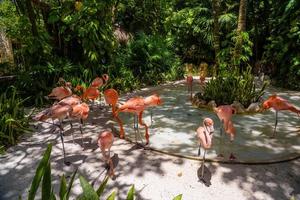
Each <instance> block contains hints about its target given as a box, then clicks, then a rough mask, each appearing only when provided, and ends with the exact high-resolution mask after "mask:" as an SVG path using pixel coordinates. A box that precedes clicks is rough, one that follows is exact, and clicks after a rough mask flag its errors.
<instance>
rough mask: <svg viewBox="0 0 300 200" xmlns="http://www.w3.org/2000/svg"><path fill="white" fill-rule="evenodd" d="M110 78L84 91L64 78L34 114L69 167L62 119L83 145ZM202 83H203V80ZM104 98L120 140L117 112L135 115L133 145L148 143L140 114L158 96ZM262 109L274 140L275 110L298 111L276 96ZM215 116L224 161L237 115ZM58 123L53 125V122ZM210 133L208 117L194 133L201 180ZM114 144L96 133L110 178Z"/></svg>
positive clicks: (225, 111)
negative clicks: (51, 131) (56, 137)
mask: <svg viewBox="0 0 300 200" xmlns="http://www.w3.org/2000/svg"><path fill="white" fill-rule="evenodd" d="M108 80H109V76H108V75H107V74H104V75H102V76H101V77H96V78H95V79H94V80H93V81H92V82H91V84H90V85H89V86H88V87H87V88H85V87H83V86H81V85H77V86H76V87H75V88H72V84H71V83H70V82H66V81H65V80H64V79H62V78H60V79H59V83H60V85H61V86H59V87H56V88H53V89H52V91H51V93H50V94H49V95H48V96H47V97H48V98H49V99H54V100H55V102H54V104H53V105H52V106H51V107H49V108H47V109H45V110H43V111H41V112H40V113H38V114H36V115H35V116H34V117H33V119H34V120H36V121H42V122H45V123H50V122H48V121H47V120H48V119H52V123H50V124H51V125H53V126H54V127H57V128H58V129H59V134H60V138H61V143H62V149H63V158H64V163H65V164H66V165H70V164H71V163H70V162H67V161H66V152H65V147H64V127H63V125H62V124H63V123H62V122H63V120H66V119H67V120H68V121H69V122H70V125H71V129H72V128H73V124H72V122H74V121H78V122H79V123H80V125H79V129H80V133H81V144H82V146H84V134H83V130H82V129H83V125H84V121H85V120H86V119H87V118H88V116H89V111H90V106H89V105H88V102H89V101H92V102H93V104H94V101H95V100H97V99H99V98H101V92H100V88H101V87H103V86H105V85H107V82H108ZM186 82H187V86H188V92H189V93H190V94H189V95H190V98H192V85H193V77H192V76H188V77H187V79H186ZM201 82H204V80H203V77H202V79H201ZM73 91H77V92H78V91H80V92H81V95H75V94H73ZM103 96H104V99H105V102H106V104H108V105H109V106H111V113H112V117H113V118H114V119H115V120H116V121H117V123H118V125H119V137H120V138H125V131H124V128H123V121H122V120H121V118H120V117H119V114H120V113H132V114H133V115H134V131H135V142H136V143H137V144H138V141H137V133H138V135H139V137H140V140H141V144H142V145H143V146H145V145H148V144H149V143H150V134H149V127H148V125H147V124H146V123H145V122H144V121H143V113H144V111H145V110H147V109H151V107H155V106H159V105H161V104H162V102H163V101H162V99H161V98H160V96H159V95H158V94H152V95H150V96H146V97H141V96H137V97H133V98H130V99H128V100H127V101H125V102H124V103H121V102H119V94H118V92H117V91H116V90H115V89H113V88H109V89H106V90H104V91H103ZM263 108H264V109H270V108H273V109H274V110H275V111H276V112H275V114H276V115H275V126H274V132H273V137H275V136H276V127H277V123H278V111H280V110H288V111H291V112H294V113H297V114H298V116H299V114H300V109H298V108H296V107H295V106H294V105H292V104H291V103H289V102H288V101H287V100H285V99H283V98H281V97H279V96H277V95H272V96H270V97H269V98H268V99H267V100H266V101H264V102H263ZM213 110H214V112H215V114H216V116H217V117H218V119H219V120H220V124H221V126H220V136H221V137H220V145H219V154H218V157H221V158H223V157H224V155H223V152H222V149H223V148H222V146H223V145H224V142H223V140H224V136H225V135H228V136H229V140H230V144H231V145H230V146H231V149H232V144H233V141H234V138H235V135H236V129H235V126H234V123H233V121H232V116H233V115H234V114H236V108H234V107H233V106H231V105H220V106H218V107H214V108H213ZM56 120H57V121H58V123H57V124H56V123H54V122H55V121H56ZM151 124H152V110H151ZM139 125H140V126H142V127H144V128H145V134H144V138H145V141H146V142H145V143H144V142H143V137H142V136H141V135H140V132H139ZM213 133H214V121H213V120H212V119H210V118H204V120H203V122H202V126H200V127H199V128H198V129H197V130H196V138H197V141H198V144H199V151H198V156H200V154H201V150H200V149H201V148H204V155H203V158H202V161H203V163H202V172H201V179H203V177H204V164H205V155H206V151H207V150H208V149H211V148H212V145H213ZM72 139H73V142H74V136H73V133H72ZM113 142H114V133H113V132H111V131H108V130H105V131H103V132H101V133H100V134H99V137H98V141H97V143H98V146H99V148H100V150H101V153H102V157H103V159H104V161H105V162H106V163H107V164H108V165H109V175H110V176H114V169H113V168H114V166H113V162H112V160H111V157H110V152H111V148H112V145H113ZM235 159H236V156H235V155H234V154H233V152H232V151H231V153H230V156H229V160H235Z"/></svg>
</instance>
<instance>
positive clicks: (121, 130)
mask: <svg viewBox="0 0 300 200" xmlns="http://www.w3.org/2000/svg"><path fill="white" fill-rule="evenodd" d="M113 115H114V118H115V119H116V120H117V122H118V124H119V127H120V138H121V139H123V138H124V128H123V122H122V120H121V119H120V118H119V116H118V113H117V112H114V113H113Z"/></svg>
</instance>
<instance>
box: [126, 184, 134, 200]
mask: <svg viewBox="0 0 300 200" xmlns="http://www.w3.org/2000/svg"><path fill="white" fill-rule="evenodd" d="M133 199H134V185H132V186H131V188H130V189H129V191H128V194H127V198H126V200H133Z"/></svg>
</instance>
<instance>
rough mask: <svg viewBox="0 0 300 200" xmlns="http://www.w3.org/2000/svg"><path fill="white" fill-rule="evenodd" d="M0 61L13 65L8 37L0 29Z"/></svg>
mask: <svg viewBox="0 0 300 200" xmlns="http://www.w3.org/2000/svg"><path fill="white" fill-rule="evenodd" d="M0 63H9V64H10V65H11V66H13V65H14V54H13V49H12V45H11V41H10V39H9V38H8V37H7V36H6V34H5V32H4V31H3V30H0Z"/></svg>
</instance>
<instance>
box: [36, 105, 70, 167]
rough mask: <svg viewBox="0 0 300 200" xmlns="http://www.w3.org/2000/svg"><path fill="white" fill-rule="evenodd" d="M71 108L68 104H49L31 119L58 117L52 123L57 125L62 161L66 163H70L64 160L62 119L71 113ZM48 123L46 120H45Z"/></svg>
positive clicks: (53, 118)
mask: <svg viewBox="0 0 300 200" xmlns="http://www.w3.org/2000/svg"><path fill="white" fill-rule="evenodd" d="M72 112H73V109H72V106H70V105H67V104H65V105H60V104H56V105H53V106H51V107H50V108H47V109H45V110H43V111H41V112H40V113H38V114H36V115H35V116H34V117H33V120H36V121H45V120H47V119H49V118H51V119H52V120H55V119H58V120H59V124H58V125H56V124H54V123H53V125H55V126H57V127H58V128H59V130H60V139H61V143H62V147H63V156H64V163H65V164H66V165H70V162H66V160H65V154H66V153H65V146H64V138H63V127H62V120H63V119H65V118H68V117H69V116H70V115H72ZM45 123H48V122H45Z"/></svg>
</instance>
